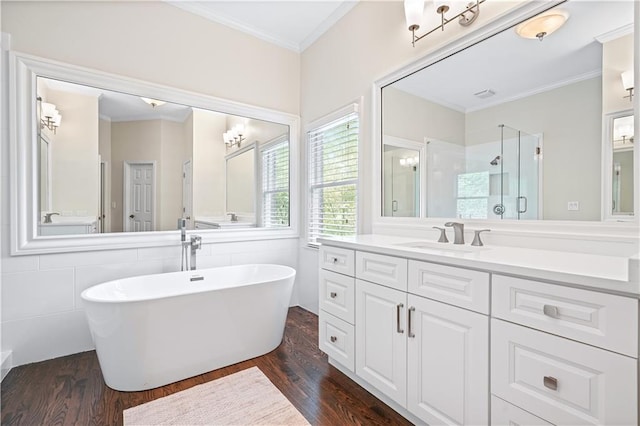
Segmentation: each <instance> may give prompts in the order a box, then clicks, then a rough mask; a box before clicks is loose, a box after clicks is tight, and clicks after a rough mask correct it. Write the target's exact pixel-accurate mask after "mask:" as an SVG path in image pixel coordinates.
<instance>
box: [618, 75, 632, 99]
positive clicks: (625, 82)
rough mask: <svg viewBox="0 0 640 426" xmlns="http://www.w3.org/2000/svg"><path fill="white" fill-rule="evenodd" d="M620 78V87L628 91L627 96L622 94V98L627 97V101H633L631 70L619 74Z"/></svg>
mask: <svg viewBox="0 0 640 426" xmlns="http://www.w3.org/2000/svg"><path fill="white" fill-rule="evenodd" d="M620 78H621V79H622V87H624V90H626V91H627V92H629V94H628V95H627V96H623V98H629V102H632V101H633V70H629V71H625V72H623V73H622V74H620Z"/></svg>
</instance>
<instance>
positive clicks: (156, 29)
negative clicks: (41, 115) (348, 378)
mask: <svg viewBox="0 0 640 426" xmlns="http://www.w3.org/2000/svg"><path fill="white" fill-rule="evenodd" d="M0 10H1V15H2V24H1V25H2V29H3V31H5V32H8V33H10V34H11V35H12V41H13V45H12V47H13V48H14V49H15V50H17V51H20V52H25V53H29V54H33V55H37V56H41V57H44V58H50V59H55V60H59V61H62V62H65V63H69V64H74V65H79V66H84V67H89V68H94V69H98V70H102V71H106V72H109V73H113V74H119V75H124V76H128V77H133V78H137V79H141V80H147V81H151V82H155V83H159V84H163V85H167V86H171V87H176V88H179V89H184V90H190V91H195V92H199V93H204V94H208V95H213V96H218V97H221V98H225V99H229V100H232V101H238V102H243V103H247V104H252V105H257V106H262V107H266V108H271V109H276V110H281V111H284V112H288V113H292V114H299V111H300V83H299V82H300V55H299V54H297V53H294V52H292V51H289V50H287V49H283V48H279V47H276V46H274V45H271V44H269V43H266V42H264V41H262V40H259V39H256V38H254V37H251V36H249V35H246V34H243V33H240V32H238V31H235V30H232V29H230V28H227V27H224V26H222V25H218V24H215V23H212V22H210V21H208V20H206V19H204V18H201V17H198V16H195V15H192V14H189V13H187V12H184V11H182V10H180V9H178V8H175V7H173V6H171V5H169V4H167V3H164V2H159V1H150V2H62V1H42V2H38V1H34V2H6V1H3V2H1V3H0ZM149 17H153V19H149ZM2 100H3V102H4V103H3V106H2V107H3V108H6V107H7V102H8V101H7V94H6V92H5V91H3V92H2ZM5 122H6V121H5ZM63 123H64V117H63ZM3 124H4V122H3ZM2 128H3V129H6V126H3V127H2ZM3 133H4V135H3V136H4V137H3V141H2V148H3V150H4V152H5V153H6V148H7V144H8V142H7V141H8V138H7V137H6V131H4V132H3ZM112 136H113V135H112ZM2 160H3V161H4V162H3V164H2V166H1V168H2V184H3V192H2V206H3V214H2V230H1V232H0V233H1V236H2V240H1V253H2V276H1V277H2V278H1V279H2V295H1V300H2V348H1V349H2V351H5V350H13V353H14V364H15V365H21V364H25V363H28V362H33V361H39V360H43V359H48V358H52V357H56V356H61V355H66V354H70V353H74V352H79V351H84V350H88V349H91V348H92V347H93V345H92V343H91V338H90V336H89V333H88V330H87V325H86V320H85V318H84V313H83V310H82V306H81V304H80V301H79V295H80V292H81V291H82V290H83V289H84V288H86V287H88V286H90V285H93V284H96V283H99V282H102V281H106V280H110V279H114V278H118V277H126V276H134V275H140V274H148V273H155V272H162V271H174V270H177V269H179V259H180V250H179V241H178V240H179V237H178V236H177V234H176V246H175V247H170V248H161V249H160V248H158V249H156V248H144V249H130V250H113V251H96V252H83V253H67V254H51V255H41V256H19V257H11V256H9V241H8V238H9V232H8V229H9V227H10V226H11V224H10V223H9V217H8V214H6V211H8V208H9V207H8V204H9V202H8V194H7V191H6V189H7V188H8V186H7V184H6V182H7V179H6V177H5V176H6V175H7V174H8V171H7V170H8V164H7V157H6V156H4V155H3V158H2ZM114 173H115V171H114ZM199 256H200V258H199V259H198V265H200V266H202V267H207V266H215V265H228V264H242V263H250V262H265V263H278V264H285V265H291V266H296V265H297V257H298V246H297V240H275V241H259V242H257V241H253V242H246V243H227V244H213V245H212V244H205V246H204V247H203V249H202V251H201V252H200V253H199ZM298 282H299V280H298ZM295 292H296V291H295V290H294V297H293V299H292V304H294V305H295V304H297V297H296V296H295Z"/></svg>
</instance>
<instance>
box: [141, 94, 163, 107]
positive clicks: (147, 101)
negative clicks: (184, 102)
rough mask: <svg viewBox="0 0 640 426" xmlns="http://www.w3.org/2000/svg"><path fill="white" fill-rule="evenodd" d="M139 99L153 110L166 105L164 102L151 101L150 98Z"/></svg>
mask: <svg viewBox="0 0 640 426" xmlns="http://www.w3.org/2000/svg"><path fill="white" fill-rule="evenodd" d="M140 99H142V100H143V101H145V102H146V103H148V104H149V105H151V107H153V108H155V107H157V106H162V105H164V104H166V102H164V101H159V100H157V99H151V98H143V97H140Z"/></svg>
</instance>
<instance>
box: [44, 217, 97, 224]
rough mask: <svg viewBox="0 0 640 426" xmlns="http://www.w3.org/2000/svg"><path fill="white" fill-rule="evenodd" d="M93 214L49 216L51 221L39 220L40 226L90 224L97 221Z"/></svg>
mask: <svg viewBox="0 0 640 426" xmlns="http://www.w3.org/2000/svg"><path fill="white" fill-rule="evenodd" d="M97 221H98V219H97V218H96V217H95V216H51V223H45V222H41V223H40V225H42V226H74V225H92V224H94V223H95V222H97Z"/></svg>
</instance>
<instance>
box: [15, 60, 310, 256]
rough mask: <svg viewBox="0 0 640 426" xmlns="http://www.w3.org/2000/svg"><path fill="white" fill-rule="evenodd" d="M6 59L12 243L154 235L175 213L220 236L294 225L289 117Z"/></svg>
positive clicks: (41, 245) (102, 242) (55, 244)
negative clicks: (9, 64)
mask: <svg viewBox="0 0 640 426" xmlns="http://www.w3.org/2000/svg"><path fill="white" fill-rule="evenodd" d="M13 62H14V74H13V78H14V81H15V87H14V93H13V100H14V102H15V111H16V114H15V116H14V119H15V121H14V123H15V124H14V126H13V135H12V147H13V153H14V155H15V157H14V158H15V159H16V161H15V162H14V163H13V164H12V166H13V170H12V178H13V182H14V184H13V185H12V187H13V197H14V200H15V205H14V206H15V207H16V211H15V212H14V213H15V216H14V219H15V220H16V223H18V226H17V229H16V231H15V232H14V237H15V238H14V242H15V244H14V245H13V246H12V248H13V252H14V253H16V254H21V253H23V252H26V253H31V252H34V251H35V252H37V251H38V250H39V249H43V250H44V251H60V250H66V249H68V250H71V249H74V248H77V247H86V246H87V245H88V244H90V245H91V246H101V247H105V248H109V247H121V246H123V245H124V246H126V243H125V241H126V242H129V241H144V242H145V243H146V244H154V243H153V241H156V243H160V244H163V242H166V241H170V238H172V237H169V236H167V235H166V234H168V232H166V231H174V230H176V224H177V219H178V218H184V219H186V220H187V224H188V227H189V228H190V229H197V230H211V231H212V232H213V233H214V234H216V233H217V234H224V235H225V237H224V238H225V239H226V240H229V239H233V237H229V235H230V234H233V233H236V234H238V233H239V234H242V233H243V232H244V235H248V233H254V234H252V235H253V238H256V237H255V232H260V231H262V234H261V236H262V237H263V238H268V237H269V236H271V237H273V236H275V235H283V234H282V232H284V233H287V234H292V235H294V234H295V233H296V232H297V230H296V227H295V216H296V215H295V214H292V212H294V211H295V210H293V209H295V206H293V205H292V201H293V202H295V197H292V196H291V195H292V194H296V192H295V185H296V181H297V178H296V176H293V175H292V173H295V168H292V167H290V165H291V164H292V163H293V162H292V161H291V158H290V157H291V156H292V155H295V152H296V149H297V132H298V130H297V128H298V118H297V117H295V116H291V115H288V114H283V113H279V112H275V111H270V110H265V109H262V108H257V107H251V106H247V105H242V104H236V103H233V102H229V101H224V100H219V99H215V98H211V97H206V96H201V95H197V94H193V93H187V92H182V91H179V90H176V89H171V88H166V87H161V86H157V85H152V84H149V83H144V82H139V81H134V80H130V79H125V78H120V77H115V76H107V75H104V74H102V73H98V72H95V71H91V70H85V69H80V68H76V67H71V66H68V65H64V64H59V63H54V62H51V61H47V60H43V59H40V58H34V57H30V56H27V55H20V54H15V53H14V54H13ZM149 96H152V97H149ZM276 175H277V176H276ZM276 177H277V179H276ZM278 232H280V234H278ZM214 234H212V235H214ZM118 235H120V236H122V237H123V238H116V237H117V236H118ZM125 235H126V236H127V237H126V238H124V236H125ZM134 235H138V236H134ZM159 235H160V236H159ZM162 235H164V236H162ZM107 236H109V238H108V239H105V238H104V237H107ZM142 236H144V238H147V239H146V240H145V239H144V238H143V237H142ZM149 237H151V238H152V240H148V238H149ZM140 238H142V239H140ZM258 238H260V237H258ZM25 249H26V250H25Z"/></svg>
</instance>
